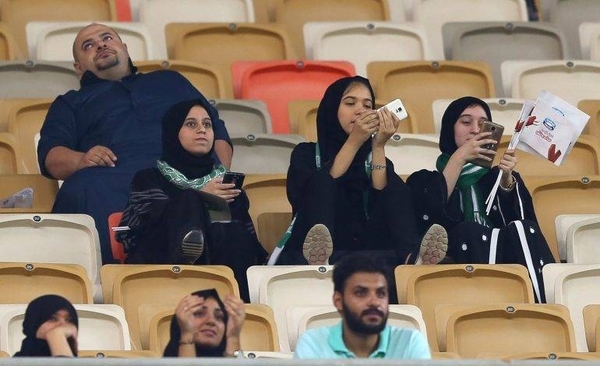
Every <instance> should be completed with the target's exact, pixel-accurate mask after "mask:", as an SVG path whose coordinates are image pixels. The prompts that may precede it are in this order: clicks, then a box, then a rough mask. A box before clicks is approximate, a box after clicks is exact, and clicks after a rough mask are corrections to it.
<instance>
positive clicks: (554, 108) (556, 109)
mask: <svg viewBox="0 0 600 366" xmlns="http://www.w3.org/2000/svg"><path fill="white" fill-rule="evenodd" d="M552 110H553V111H554V112H556V113H558V114H560V115H561V116H563V117H564V116H565V114H564V113H563V111H561V110H560V109H558V108H556V107H552Z"/></svg>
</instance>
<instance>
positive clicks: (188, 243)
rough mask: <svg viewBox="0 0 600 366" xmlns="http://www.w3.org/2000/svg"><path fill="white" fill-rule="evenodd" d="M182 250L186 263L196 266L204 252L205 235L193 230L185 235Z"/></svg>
mask: <svg viewBox="0 0 600 366" xmlns="http://www.w3.org/2000/svg"><path fill="white" fill-rule="evenodd" d="M181 250H182V251H183V259H184V261H185V263H188V264H194V263H196V261H197V260H198V258H200V256H202V252H203V251H204V234H202V231H200V230H192V231H190V232H189V233H187V234H185V236H184V237H183V240H182V241H181Z"/></svg>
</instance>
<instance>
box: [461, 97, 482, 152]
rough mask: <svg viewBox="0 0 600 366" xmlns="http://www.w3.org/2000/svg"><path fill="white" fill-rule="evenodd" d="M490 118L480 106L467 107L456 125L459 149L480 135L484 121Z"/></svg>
mask: <svg viewBox="0 0 600 366" xmlns="http://www.w3.org/2000/svg"><path fill="white" fill-rule="evenodd" d="M487 120H488V117H487V115H486V114H485V111H484V110H483V108H482V107H481V106H480V105H472V106H470V107H467V108H466V109H465V110H464V111H463V112H462V113H461V114H460V116H459V117H458V120H457V121H456V123H455V124H454V141H455V142H456V146H457V147H461V146H462V145H464V144H465V142H467V141H469V140H470V139H472V138H473V136H475V135H477V134H478V133H479V129H480V127H481V124H482V123H483V121H487Z"/></svg>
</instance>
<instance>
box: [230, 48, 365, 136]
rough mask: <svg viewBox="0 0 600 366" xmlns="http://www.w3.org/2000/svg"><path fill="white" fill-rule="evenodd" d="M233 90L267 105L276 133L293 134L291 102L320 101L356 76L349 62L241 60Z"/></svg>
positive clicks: (234, 72) (235, 70)
mask: <svg viewBox="0 0 600 366" xmlns="http://www.w3.org/2000/svg"><path fill="white" fill-rule="evenodd" d="M231 73H232V78H233V90H234V95H235V97H236V98H239V99H260V100H262V101H263V102H265V103H266V104H267V107H268V109H269V114H270V115H271V121H272V123H273V133H278V134H287V133H289V132H290V123H289V112H288V103H289V102H290V101H291V100H298V99H303V100H320V99H321V98H322V97H323V93H324V92H325V89H326V88H327V87H328V86H329V85H330V84H331V83H333V82H334V81H336V80H338V79H340V78H342V77H346V76H353V75H354V73H355V71H354V66H353V65H352V64H351V63H349V62H346V61H291V60H289V61H247V62H246V61H237V62H234V63H233V66H232V72H231Z"/></svg>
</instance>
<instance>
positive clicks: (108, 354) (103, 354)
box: [77, 349, 162, 358]
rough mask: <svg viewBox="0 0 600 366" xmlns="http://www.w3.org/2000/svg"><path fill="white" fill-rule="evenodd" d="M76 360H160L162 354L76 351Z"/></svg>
mask: <svg viewBox="0 0 600 366" xmlns="http://www.w3.org/2000/svg"><path fill="white" fill-rule="evenodd" d="M77 357H78V358H160V357H162V353H159V352H154V351H147V350H135V351H134V350H128V351H123V350H106V349H103V350H78V351H77Z"/></svg>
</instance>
